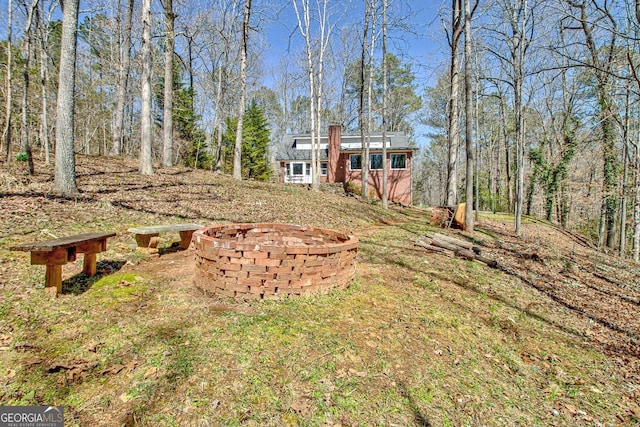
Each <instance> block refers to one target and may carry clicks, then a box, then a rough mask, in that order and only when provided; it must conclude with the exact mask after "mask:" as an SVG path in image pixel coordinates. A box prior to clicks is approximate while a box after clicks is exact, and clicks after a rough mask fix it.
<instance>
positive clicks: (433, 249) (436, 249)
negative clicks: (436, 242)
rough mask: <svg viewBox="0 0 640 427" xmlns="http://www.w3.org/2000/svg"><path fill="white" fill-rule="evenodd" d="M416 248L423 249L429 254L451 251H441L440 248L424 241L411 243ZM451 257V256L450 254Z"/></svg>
mask: <svg viewBox="0 0 640 427" xmlns="http://www.w3.org/2000/svg"><path fill="white" fill-rule="evenodd" d="M413 243H414V244H415V245H416V246H420V247H422V248H425V249H426V250H428V251H431V252H439V253H450V252H451V251H448V250H447V249H443V248H440V247H438V246H433V245H432V244H431V243H429V242H427V241H425V240H420V239H418V240H416V241H415V242H413ZM451 255H453V254H451Z"/></svg>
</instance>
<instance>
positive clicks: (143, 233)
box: [127, 224, 204, 253]
mask: <svg viewBox="0 0 640 427" xmlns="http://www.w3.org/2000/svg"><path fill="white" fill-rule="evenodd" d="M202 227H204V226H203V225H200V224H167V225H150V226H146V227H133V228H130V229H128V230H127V231H128V232H129V233H133V234H135V238H136V243H137V244H138V249H139V250H141V251H143V252H148V253H157V252H158V249H157V248H158V242H159V240H160V239H159V238H158V236H159V235H160V233H168V232H176V231H177V232H179V233H180V248H181V249H187V248H188V247H189V244H190V243H191V236H192V235H193V232H194V231H196V230H199V229H201V228H202Z"/></svg>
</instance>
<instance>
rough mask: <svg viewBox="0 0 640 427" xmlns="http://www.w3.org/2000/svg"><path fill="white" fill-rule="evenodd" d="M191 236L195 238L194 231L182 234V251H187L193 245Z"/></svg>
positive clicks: (182, 232)
mask: <svg viewBox="0 0 640 427" xmlns="http://www.w3.org/2000/svg"><path fill="white" fill-rule="evenodd" d="M191 236H193V230H186V231H181V232H180V249H187V248H189V245H190V244H191Z"/></svg>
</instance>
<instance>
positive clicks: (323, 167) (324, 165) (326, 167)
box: [320, 162, 329, 176]
mask: <svg viewBox="0 0 640 427" xmlns="http://www.w3.org/2000/svg"><path fill="white" fill-rule="evenodd" d="M328 170H329V165H328V164H327V162H322V163H320V175H322V176H327V172H328Z"/></svg>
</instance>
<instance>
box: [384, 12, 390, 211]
mask: <svg viewBox="0 0 640 427" xmlns="http://www.w3.org/2000/svg"><path fill="white" fill-rule="evenodd" d="M387 6H388V5H387V0H382V208H383V209H388V208H389V201H388V200H387V198H388V196H387V191H388V190H387V179H388V178H387V175H388V174H389V172H388V169H389V168H388V166H387V97H388V95H389V94H388V93H387Z"/></svg>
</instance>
